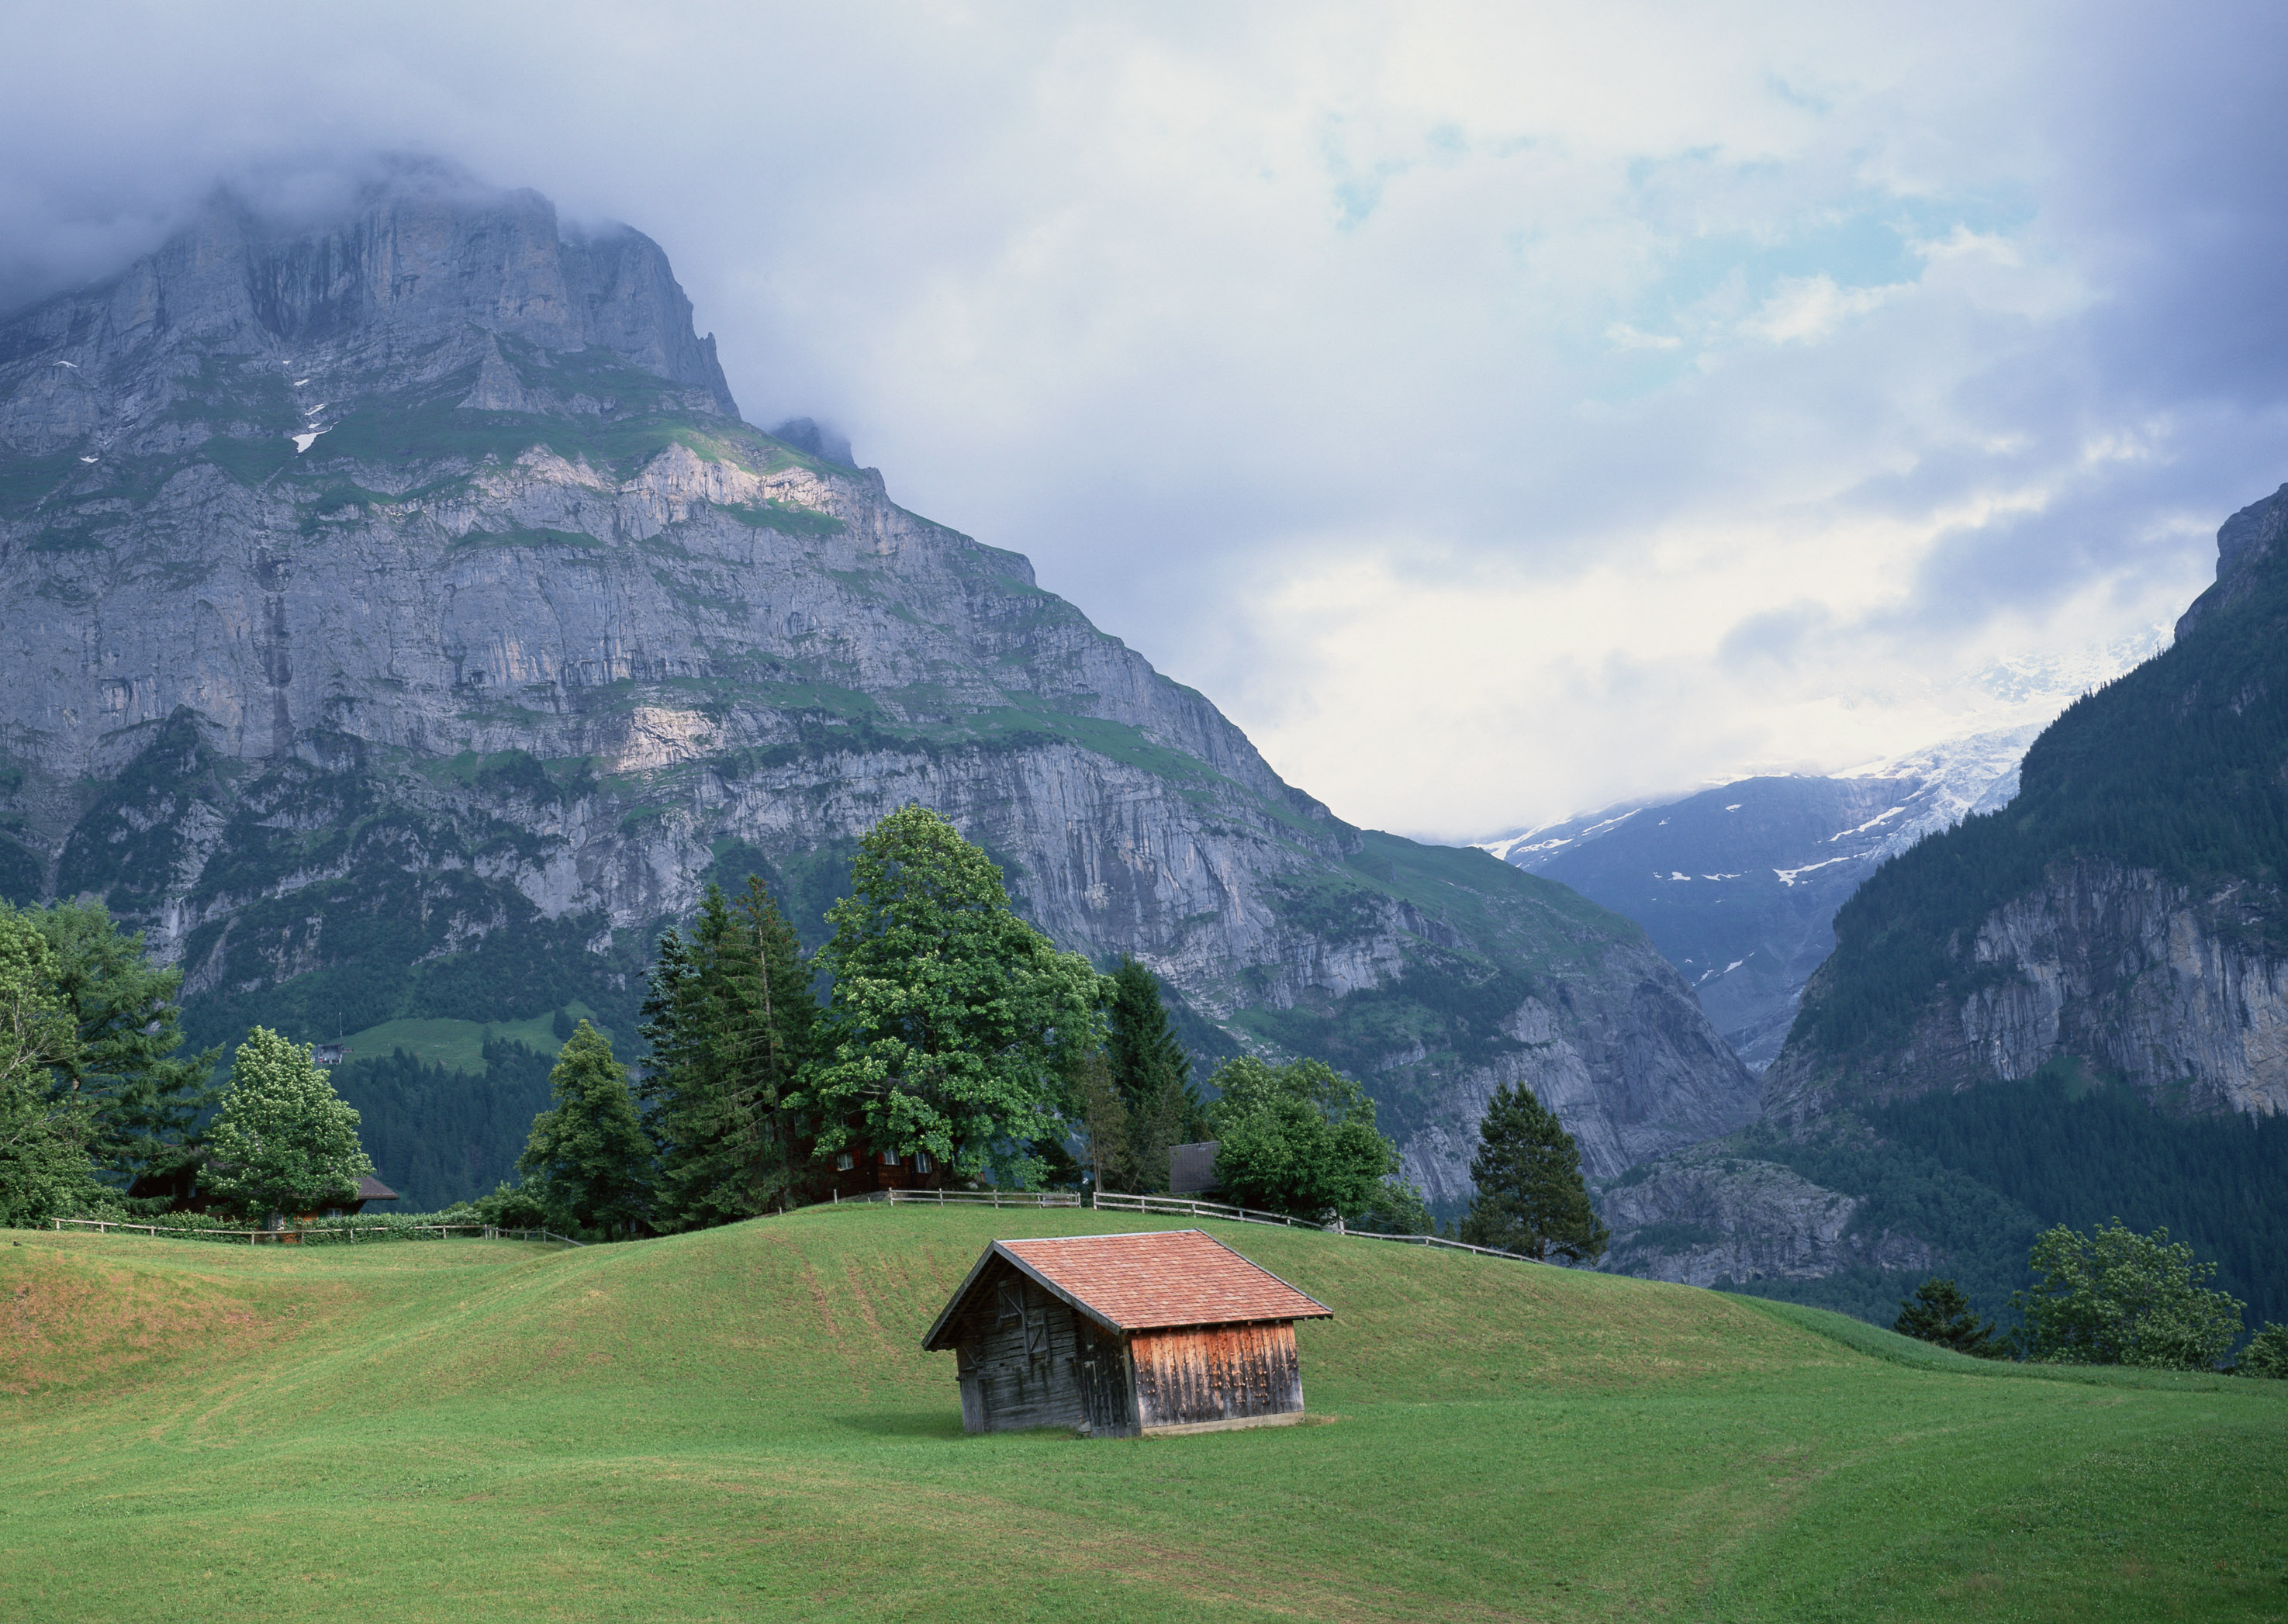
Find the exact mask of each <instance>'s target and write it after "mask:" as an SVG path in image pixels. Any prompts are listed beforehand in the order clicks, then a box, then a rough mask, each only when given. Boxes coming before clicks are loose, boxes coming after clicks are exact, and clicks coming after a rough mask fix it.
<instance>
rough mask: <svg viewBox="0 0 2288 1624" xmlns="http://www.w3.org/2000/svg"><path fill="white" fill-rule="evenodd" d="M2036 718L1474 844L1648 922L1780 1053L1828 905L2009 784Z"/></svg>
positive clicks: (1735, 1027) (1709, 996) (1751, 1058)
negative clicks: (1830, 772) (1838, 766)
mask: <svg viewBox="0 0 2288 1624" xmlns="http://www.w3.org/2000/svg"><path fill="white" fill-rule="evenodd" d="M2037 731H2038V729H2037V728H2036V727H2033V726H2022V727H2017V728H2012V729H2009V730H2006V731H2005V732H2002V733H1984V734H1977V735H1974V736H1972V737H1970V738H1967V739H1960V740H1954V741H1949V742H1948V743H1946V744H1942V745H1938V746H1934V747H1932V748H1931V749H1925V750H1920V751H1917V752H1916V753H1915V754H1913V755H1912V756H1910V757H1903V758H1902V759H1900V760H1898V761H1895V762H1886V763H1880V764H1876V765H1874V766H1871V767H1869V768H1864V769H1861V770H1860V771H1859V772H1856V773H1855V774H1852V775H1850V776H1847V777H1835V778H1813V777H1791V778H1753V779H1746V780H1740V781H1738V782H1736V783H1730V784H1724V785H1720V786H1719V787H1718V788H1713V789H1705V790H1703V791H1701V792H1700V793H1699V794H1697V795H1693V796H1685V797H1683V798H1682V799H1680V800H1675V801H1664V802H1655V803H1650V804H1641V805H1635V806H1632V805H1629V804H1622V805H1619V806H1614V807H1608V808H1606V809H1605V810H1603V811H1602V812H1594V813H1592V814H1591V815H1590V816H1588V817H1586V818H1582V819H1576V820H1571V821H1569V822H1567V823H1562V824H1553V825H1550V826H1548V827H1546V828H1538V829H1529V830H1525V831H1522V832H1521V833H1519V834H1516V835H1513V836H1506V837H1505V838H1503V839H1500V840H1496V841H1490V842H1486V843H1484V844H1483V849H1484V850H1486V851H1488V852H1492V853H1493V854H1494V855H1495V856H1498V857H1501V858H1503V859H1504V860H1506V861H1508V862H1509V863H1511V864H1513V865H1514V866H1515V867H1520V868H1523V869H1525V870H1526V871H1527V872H1529V873H1533V874H1541V875H1546V876H1547V877H1549V878H1550V879H1553V880H1557V881H1560V882H1561V883H1564V884H1567V885H1569V886H1571V887H1572V888H1573V889H1574V890H1576V891H1579V892H1580V893H1581V894H1582V895H1584V896H1585V897H1588V898H1590V899H1593V900H1594V901H1597V902H1600V903H1601V904H1603V905H1604V906H1605V907H1609V908H1611V909H1612V910H1613V911H1614V912H1616V913H1617V914H1622V915H1626V916H1627V917H1629V918H1631V919H1633V920H1635V921H1636V922H1637V923H1640V924H1641V925H1643V926H1644V927H1645V931H1646V933H1647V934H1648V935H1649V936H1650V937H1651V938H1652V940H1653V945H1654V946H1655V947H1658V948H1659V949H1660V950H1661V952H1662V954H1663V955H1664V956H1665V957H1666V958H1667V959H1668V961H1669V962H1670V963H1672V964H1674V965H1675V966H1676V967H1677V969H1678V970H1680V971H1681V972H1682V973H1683V975H1684V977H1685V978H1686V979H1687V980H1688V982H1690V983H1691V985H1692V987H1693V990H1694V992H1695V993H1696V994H1697V995H1698V997H1699V999H1700V1001H1701V1003H1702V1005H1703V1006H1704V1008H1705V1009H1706V1010H1708V1015H1709V1018H1710V1019H1711V1020H1712V1021H1713V1022H1715V1024H1716V1027H1717V1030H1718V1031H1720V1032H1721V1033H1722V1034H1724V1039H1725V1042H1728V1043H1729V1044H1731V1045H1732V1047H1733V1048H1734V1049H1735V1050H1737V1051H1738V1052H1739V1054H1740V1057H1741V1058H1742V1059H1743V1060H1744V1061H1745V1062H1746V1063H1747V1064H1748V1065H1749V1066H1751V1067H1752V1068H1754V1069H1757V1070H1760V1069H1762V1067H1764V1066H1768V1064H1770V1062H1771V1060H1772V1058H1774V1057H1775V1056H1776V1055H1777V1054H1778V1053H1779V1050H1780V1044H1781V1042H1782V1041H1783V1040H1784V1038H1785V1037H1786V1035H1787V1029H1788V1026H1789V1025H1790V1023H1791V1022H1792V1021H1793V1020H1794V1018H1795V1008H1796V1000H1797V998H1798V997H1799V994H1801V992H1802V989H1803V986H1804V984H1805V983H1806V982H1807V980H1808V979H1809V978H1810V977H1811V974H1812V972H1813V971H1814V970H1817V969H1818V968H1819V966H1820V964H1821V963H1823V962H1824V961H1825V960H1826V958H1827V955H1829V953H1831V951H1833V949H1834V946H1835V937H1834V931H1833V929H1832V924H1831V922H1832V920H1833V919H1834V916H1835V910H1836V909H1837V908H1839V907H1841V906H1842V905H1843V902H1844V900H1845V899H1847V897H1849V896H1850V894H1851V892H1852V891H1854V890H1855V889H1856V888H1857V886H1858V884H1859V883H1860V882H1861V881H1862V880H1863V879H1864V878H1866V877H1867V875H1870V874H1871V873H1873V872H1874V870H1875V868H1876V867H1878V866H1879V864H1880V863H1881V862H1882V861H1883V860H1885V859H1886V858H1887V857H1891V856H1893V855H1895V854H1896V853H1897V852H1902V851H1904V850H1905V849H1906V848H1907V847H1909V846H1911V845H1912V844H1914V843H1915V842H1916V841H1918V840H1919V839H1921V838H1922V837H1923V836H1925V835H1927V834H1929V833H1931V832H1933V831H1934V830H1937V829H1942V828H1950V827H1952V826H1953V825H1954V824H1955V823H1957V822H1959V821H1960V820H1961V819H1962V818H1963V817H1964V816H1965V815H1966V813H1967V812H1971V811H1973V810H1977V809H1981V808H1982V807H1984V806H1985V805H1987V804H1989V803H1996V804H1998V803H1999V802H2001V801H2006V800H2007V799H2008V797H2009V796H2010V795H2011V794H2013V793H2014V792H2015V789H2016V787H2017V761H2018V757H2020V756H2021V755H2022V753H2023V752H2024V749H2025V748H2026V746H2027V745H2028V744H2029V743H2030V742H2031V741H2032V739H2033V736H2034V733H2036V732H2037Z"/></svg>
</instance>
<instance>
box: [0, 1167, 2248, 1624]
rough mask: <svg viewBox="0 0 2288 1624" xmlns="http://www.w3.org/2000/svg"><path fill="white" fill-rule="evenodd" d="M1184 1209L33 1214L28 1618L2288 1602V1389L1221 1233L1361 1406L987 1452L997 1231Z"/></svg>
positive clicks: (1684, 1611)
mask: <svg viewBox="0 0 2288 1624" xmlns="http://www.w3.org/2000/svg"><path fill="white" fill-rule="evenodd" d="M1136 1227H1139V1224H1138V1221H1137V1220H1136V1219H1134V1218H1133V1217H1132V1216H1129V1217H1125V1218H1123V1217H1119V1216H1116V1215H1112V1214H1105V1215H1102V1216H1099V1215H1095V1214H1089V1213H1075V1212H1061V1213H1043V1214H1037V1215H1022V1214H1016V1213H1010V1212H1003V1213H998V1214H996V1213H992V1212H989V1211H987V1212H969V1211H934V1210H929V1209H918V1208H878V1207H845V1208H839V1209H813V1210H812V1211H809V1212H806V1213H800V1214H797V1215H795V1216H791V1217H783V1218H770V1219H764V1220H760V1221H759V1222H756V1223H753V1224H743V1225H740V1226H738V1227H736V1228H733V1229H727V1230H717V1231H713V1232H707V1233H703V1234H698V1235H690V1236H683V1237H679V1238H676V1239H673V1240H658V1241H650V1242H645V1243H641V1244H638V1245H632V1246H623V1247H597V1248H589V1249H587V1250H584V1251H577V1252H560V1251H554V1250H543V1249H540V1248H531V1247H525V1246H521V1245H518V1244H514V1243H509V1242H489V1241H479V1240H469V1241H456V1242H433V1243H427V1244H398V1245H386V1246H373V1247H369V1248H358V1249H355V1250H353V1249H349V1248H339V1249H330V1248H327V1249H322V1248H307V1249H301V1250H297V1249H282V1248H232V1247H225V1246H212V1245H201V1244H198V1243H194V1242H185V1241H167V1240H121V1239H107V1240H105V1239H95V1238H83V1237H77V1236H54V1235H49V1234H44V1233H37V1232H35V1233H26V1234H20V1235H10V1236H8V1237H7V1239H9V1240H20V1242H21V1244H20V1246H9V1245H0V1487H4V1493H0V1619H6V1620H45V1619H91V1618H122V1619H125V1618H132V1619H135V1620H173V1619H195V1618H202V1619H211V1618H250V1617H262V1618H265V1619H304V1618H309V1619H319V1618H323V1619H329V1620H338V1619H343V1618H347V1617H352V1616H360V1617H372V1616H386V1617H388V1618H390V1619H392V1620H431V1619H435V1620H447V1619H559V1618H561V1619H685V1618H713V1619H748V1618H793V1619H835V1618H903V1619H932V1620H934V1619H954V1620H971V1619H974V1620H1036V1619H1037V1620H1059V1621H1060V1624H1065V1621H1070V1620H1141V1619H1163V1618H1165V1619H1269V1618H1282V1619H1297V1618H1301V1619H1464V1620H1467V1619H1480V1618H1485V1619H1510V1618H1524V1619H1553V1620H1571V1619H1612V1620H1621V1619H1631V1620H1633V1619H1646V1618H1652V1619H1661V1618H1668V1619H1678V1620H1701V1619H1715V1620H1752V1619H1791V1620H1792V1619H1807V1620H1822V1619H1835V1620H1845V1619H1849V1620H1893V1619H1941V1618H1943V1619H1948V1620H1978V1619H2012V1620H2018V1619H2059V1620H2066V1619H2073V1620H2083V1619H2123V1620H2149V1619H2231V1620H2262V1619H2288V1383H2278V1382H2246V1381H2234V1380H2231V1379H2228V1378H2220V1377H2191V1376H2183V1377H2169V1376H2143V1377H2141V1376H2138V1375H2135V1374H2129V1373H2121V1372H2110V1373H2102V1374H2101V1379H2098V1380H2094V1381H2093V1380H2046V1379H2037V1378H2034V1377H2032V1376H2030V1374H2028V1373H2026V1372H2024V1371H2022V1370H2014V1369H1999V1370H1998V1369H1996V1368H1995V1367H1984V1366H1980V1365H1978V1364H1976V1363H1975V1362H1974V1361H1970V1360H1965V1359H1958V1358H1956V1357H1954V1356H1950V1355H1945V1354H1942V1353H1939V1352H1937V1351H1934V1350H1929V1349H1926V1348H1923V1347H1922V1346H1921V1345H1920V1344H1915V1343H1905V1342H1904V1341H1903V1339H1901V1338H1895V1337H1891V1336H1889V1335H1888V1334H1887V1333H1882V1332H1877V1331H1873V1330H1871V1329H1870V1328H1869V1327H1863V1326H1856V1325H1855V1324H1854V1323H1852V1322H1848V1321H1837V1320H1835V1319H1832V1318H1831V1317H1825V1316H1821V1315H1819V1314H1818V1313H1816V1311H1808V1310H1800V1309H1791V1308H1788V1307H1786V1306H1784V1305H1772V1304H1762V1303H1751V1302H1748V1301H1745V1300H1743V1299H1739V1298H1734V1297H1727V1296H1720V1295H1715V1294H1713V1293H1709V1292H1703V1291H1696V1290H1692V1289H1689V1288H1688V1287H1675V1286H1664V1285H1659V1284H1656V1283H1650V1282H1645V1281H1640V1280H1632V1279H1617V1278H1613V1277H1608V1276H1603V1275H1593V1274H1580V1273H1573V1272H1569V1271H1561V1270H1555V1269H1542V1268H1536V1267H1529V1266H1527V1265H1522V1264H1506V1263H1499V1262H1495V1261H1492V1260H1488V1259H1481V1258H1475V1257H1470V1256H1459V1255H1442V1254H1434V1253H1427V1252H1423V1251H1417V1250H1414V1249H1412V1248H1401V1247H1395V1246H1388V1245H1382V1244H1378V1243H1373V1242H1369V1241H1364V1240H1343V1239H1339V1238H1336V1237H1332V1236H1321V1235H1315V1234H1307V1233H1303V1232H1291V1231H1282V1230H1275V1229H1263V1228H1240V1227H1238V1226H1230V1227H1228V1228H1227V1227H1225V1226H1220V1225H1219V1226H1217V1231H1218V1233H1219V1235H1221V1236H1222V1238H1224V1239H1227V1240H1230V1241H1231V1242H1232V1243H1233V1244H1235V1245H1236V1246H1238V1247H1239V1248H1240V1249H1242V1250H1243V1251H1244V1252H1246V1253H1247V1254H1248V1255H1250V1256H1253V1257H1255V1258H1256V1259H1257V1260H1258V1261H1259V1262H1261V1263H1262V1264H1265V1265H1266V1266H1267V1267H1268V1268H1270V1269H1273V1270H1275V1271H1277V1272H1279V1273H1280V1274H1282V1275H1283V1276H1285V1277H1286V1278H1287V1279H1291V1280H1293V1281H1295V1282H1296V1283H1297V1284H1298V1285H1299V1286H1301V1287H1304V1288H1305V1289H1306V1290H1308V1291H1310V1292H1312V1293H1313V1294H1315V1295H1317V1296H1319V1297H1321V1298H1322V1299H1323V1300H1324V1301H1326V1302H1328V1303H1331V1304H1332V1305H1333V1306H1334V1308H1335V1309H1336V1311H1337V1312H1338V1314H1339V1318H1338V1319H1335V1320H1333V1321H1332V1322H1331V1323H1324V1324H1313V1325H1307V1326H1305V1327H1301V1332H1300V1335H1301V1342H1302V1351H1303V1374H1304V1382H1305V1388H1306V1390H1307V1394H1308V1397H1309V1401H1310V1407H1311V1408H1312V1410H1313V1411H1314V1412H1315V1413H1316V1414H1318V1415H1320V1416H1321V1417H1323V1418H1324V1420H1325V1422H1326V1424H1323V1425H1316V1426H1305V1427H1293V1428H1284V1429H1278V1430H1267V1431H1257V1432H1234V1433H1218V1434H1208V1435H1204V1436H1198V1437H1189V1438H1159V1439H1150V1440H1143V1441H1133V1440H1125V1441H1089V1440H1081V1439H1075V1438H1071V1437H1069V1436H1067V1435H1063V1434H1053V1433H1030V1434H1023V1435H999V1436H994V1437H987V1438H965V1437H964V1436H963V1435H962V1433H961V1430H960V1422H959V1414H958V1406H957V1394H956V1390H955V1386H954V1381H953V1370H952V1360H951V1358H950V1356H949V1355H933V1356H925V1355H922V1354H920V1353H919V1352H918V1351H916V1350H917V1344H918V1341H919V1339H920V1335H921V1333H922V1331H923V1329H924V1328H925V1327H926V1325H927V1323H928V1321H929V1319H930V1318H931V1316H932V1315H933V1313H934V1312H935V1311H936V1310H937V1308H938V1307H939V1306H940V1304H941V1303H942V1302H943V1300H944V1298H945V1296H946V1295H948V1293H949V1291H950V1290H951V1288H952V1287H953V1286H954V1284H955V1283H956V1282H957V1280H958V1279H960V1277H961V1275H962V1273H963V1272H964V1271H965V1270H966V1269H967V1267H968V1265H969V1264H970V1263H971V1262H972V1261H973V1259H974V1258H975V1256H976V1254H977V1253H978V1252H979V1250H981V1248H983V1246H984V1245H985V1244H986V1243H987V1241H988V1240H990V1239H991V1238H993V1237H995V1236H1014V1235H1020V1234H1054V1233H1069V1232H1079V1231H1084V1230H1099V1231H1109V1230H1116V1229H1122V1228H1129V1229H1133V1228H1136ZM1170 1227H1173V1225H1170ZM1839 1338H1840V1339H1842V1340H1839ZM1854 1344H1855V1345H1854Z"/></svg>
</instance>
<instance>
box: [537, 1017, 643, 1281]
mask: <svg viewBox="0 0 2288 1624" xmlns="http://www.w3.org/2000/svg"><path fill="white" fill-rule="evenodd" d="M548 1089H549V1095H550V1097H552V1099H553V1100H554V1101H555V1102H556V1103H555V1105H553V1106H552V1107H551V1108H550V1109H548V1110H546V1111H544V1112H542V1113H540V1114H539V1115H538V1116H536V1117H534V1118H533V1119H532V1137H531V1138H530V1139H528V1141H527V1142H526V1144H525V1147H524V1154H523V1155H521V1156H520V1157H518V1158H517V1161H516V1169H517V1172H518V1173H519V1174H520V1176H522V1179H523V1189H524V1190H525V1192H528V1194H530V1195H531V1196H532V1197H533V1198H534V1199H535V1200H537V1202H538V1203H539V1206H540V1208H541V1210H542V1211H544V1212H545V1213H546V1214H547V1215H548V1221H549V1223H550V1224H552V1225H554V1226H556V1227H558V1228H560V1229H563V1230H566V1231H568V1232H574V1233H580V1232H586V1233H589V1234H599V1233H600V1234H605V1235H617V1234H623V1233H625V1232H629V1231H631V1230H632V1229H634V1228H635V1226H636V1225H638V1224H641V1223H643V1222H644V1221H645V1220H646V1219H647V1218H648V1217H649V1216H650V1212H651V1175H652V1145H651V1141H650V1139H648V1138H647V1137H645V1134H644V1129H643V1121H642V1120H641V1119H640V1117H639V1116H638V1115H637V1114H636V1101H635V1096H634V1094H633V1093H632V1092H631V1091H630V1090H629V1088H628V1073H627V1071H626V1069H625V1068H624V1067H623V1066H621V1065H620V1063H619V1062H618V1061H617V1060H616V1059H615V1058H613V1057H612V1044H611V1040H609V1039H608V1038H607V1037H605V1036H604V1034H602V1033H600V1032H599V1031H597V1030H596V1029H595V1028H594V1027H593V1026H590V1025H589V1024H588V1023H587V1022H586V1021H582V1022H581V1023H580V1025H579V1026H578V1027H577V1028H576V1029H575V1031H574V1032H573V1034H572V1036H571V1038H570V1039H569V1040H568V1042H566V1043H565V1045H564V1050H563V1052H562V1053H561V1054H560V1055H559V1056H558V1057H557V1060H556V1067H555V1069H554V1070H553V1071H552V1072H550V1073H548Z"/></svg>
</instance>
